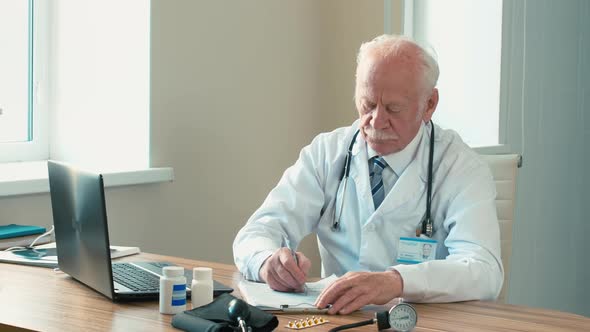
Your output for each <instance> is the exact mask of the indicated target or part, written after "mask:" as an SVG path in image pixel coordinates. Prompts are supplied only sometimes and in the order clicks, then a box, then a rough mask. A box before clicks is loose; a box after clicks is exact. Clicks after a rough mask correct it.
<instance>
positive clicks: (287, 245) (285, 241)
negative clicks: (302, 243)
mask: <svg viewBox="0 0 590 332" xmlns="http://www.w3.org/2000/svg"><path fill="white" fill-rule="evenodd" d="M283 243H284V244H285V246H286V247H287V248H289V250H290V251H291V256H293V259H294V260H295V264H297V267H299V258H297V253H296V252H295V249H294V248H293V247H292V246H291V245H290V243H291V242H289V238H287V237H286V236H283ZM303 292H304V293H307V287H306V286H305V284H303Z"/></svg>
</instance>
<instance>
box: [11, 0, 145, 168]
mask: <svg viewBox="0 0 590 332" xmlns="http://www.w3.org/2000/svg"><path fill="white" fill-rule="evenodd" d="M149 39H150V1H149V0H128V1H117V0H103V1H94V0H69V1H36V0H29V1H25V0H0V42H1V43H2V48H1V51H0V73H1V74H0V109H2V114H1V115H0V163H2V162H14V161H35V160H47V159H49V158H51V159H57V160H64V161H69V162H73V163H76V164H79V165H82V166H91V167H92V168H97V169H108V170H115V169H141V168H146V167H149V85H150V83H149V82H150V77H149V76H150V70H149V59H150V49H149V45H150V44H149Z"/></svg>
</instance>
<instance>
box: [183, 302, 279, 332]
mask: <svg viewBox="0 0 590 332" xmlns="http://www.w3.org/2000/svg"><path fill="white" fill-rule="evenodd" d="M233 299H235V297H233V296H231V295H229V294H222V295H220V296H218V297H217V298H216V299H215V300H214V301H213V302H211V303H209V304H207V305H204V306H202V307H198V308H195V309H192V310H186V311H184V312H181V313H179V314H177V315H175V316H174V318H172V326H174V327H175V328H177V329H181V330H184V331H191V332H192V331H205V332H226V331H228V332H230V331H235V330H236V328H237V323H236V322H234V321H232V320H231V319H230V318H229V314H228V311H227V308H228V304H229V302H230V301H231V300H233ZM248 309H250V318H249V319H248V320H247V321H246V325H247V326H249V327H251V328H252V331H255V332H256V331H260V332H265V331H272V330H274V329H275V328H276V327H277V326H278V325H279V320H278V319H277V317H275V316H274V315H271V314H269V313H267V312H264V311H262V310H260V309H258V308H256V307H254V306H251V305H249V304H248Z"/></svg>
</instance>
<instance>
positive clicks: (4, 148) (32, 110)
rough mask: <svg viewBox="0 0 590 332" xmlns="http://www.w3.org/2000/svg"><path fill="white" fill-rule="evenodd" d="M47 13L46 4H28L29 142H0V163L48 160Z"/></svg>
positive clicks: (32, 2) (32, 0)
mask: <svg viewBox="0 0 590 332" xmlns="http://www.w3.org/2000/svg"><path fill="white" fill-rule="evenodd" d="M47 11H48V6H47V3H46V2H45V1H35V0H29V13H28V16H29V26H30V27H31V29H30V32H29V43H28V45H29V72H28V76H29V78H28V81H29V87H28V89H29V91H28V102H27V104H28V109H27V112H28V114H29V125H28V137H29V141H25V142H1V143H0V163H7V162H20V161H34V160H47V159H48V157H49V134H48V128H49V124H48V121H49V116H48V101H49V100H48V91H47V84H46V83H47V77H48V75H47V74H48V54H49V49H48V46H49V45H48V43H47V40H48V37H49V31H48V30H49V24H48V18H47V15H46V13H47Z"/></svg>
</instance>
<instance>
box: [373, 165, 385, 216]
mask: <svg viewBox="0 0 590 332" xmlns="http://www.w3.org/2000/svg"><path fill="white" fill-rule="evenodd" d="M369 162H370V166H369V167H370V168H369V177H370V180H371V194H372V195H373V204H375V210H377V208H378V207H379V205H381V202H383V198H385V189H384V188H383V169H385V167H387V162H386V161H385V160H384V159H383V157H377V156H376V157H373V158H371V160H370V161H369Z"/></svg>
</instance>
